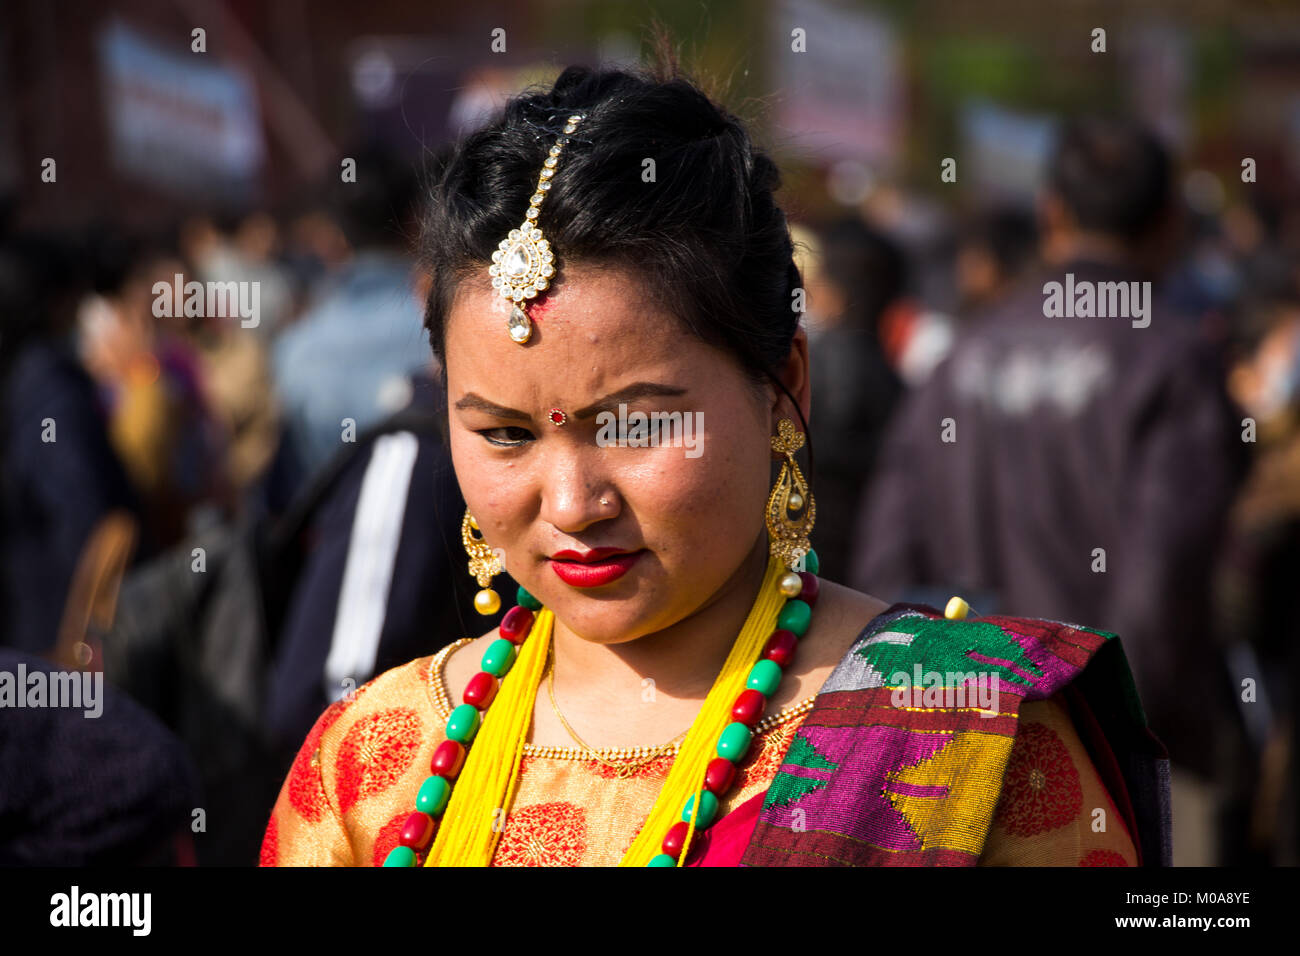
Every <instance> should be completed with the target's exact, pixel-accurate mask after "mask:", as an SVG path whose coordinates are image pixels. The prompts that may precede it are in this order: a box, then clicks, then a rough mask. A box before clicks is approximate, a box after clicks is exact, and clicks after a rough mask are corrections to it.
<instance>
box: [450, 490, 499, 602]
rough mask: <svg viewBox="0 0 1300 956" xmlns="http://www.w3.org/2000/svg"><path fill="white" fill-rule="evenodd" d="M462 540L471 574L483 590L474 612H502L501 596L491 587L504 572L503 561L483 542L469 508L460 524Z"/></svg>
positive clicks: (476, 600) (477, 595) (477, 598)
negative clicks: (493, 581) (494, 580)
mask: <svg viewBox="0 0 1300 956" xmlns="http://www.w3.org/2000/svg"><path fill="white" fill-rule="evenodd" d="M460 540H461V542H462V543H463V544H464V545H465V553H466V554H468V555H469V573H470V574H472V575H473V576H474V579H475V580H476V581H478V586H479V587H480V588H481V589H482V590H480V591H479V592H478V594H476V595H474V610H476V611H478V612H479V613H480V614H483V615H489V614H495V613H496V612H497V611H499V610H501V595H499V594H497V592H496V591H493V590H492V589H491V588H490V587H489V585H490V584H491V583H492V579H493V578H494V577H496V576H497V575H498V574H500V573H501V571H502V570H503V569H502V567H501V561H500V559H499V558H498V557H497V553H496V552H495V551H493V550H492V549H491V548H489V547H488V543H487V542H486V541H484V540H483V534H482V532H480V531H479V527H478V522H477V521H475V520H474V516H473V515H472V514H470V513H469V509H468V508H466V509H465V517H464V519H463V520H462V521H461V523H460Z"/></svg>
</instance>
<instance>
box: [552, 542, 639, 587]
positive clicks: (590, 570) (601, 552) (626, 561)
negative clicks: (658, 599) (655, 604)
mask: <svg viewBox="0 0 1300 956" xmlns="http://www.w3.org/2000/svg"><path fill="white" fill-rule="evenodd" d="M642 554H643V552H642V551H632V552H628V551H625V550H624V549H623V548H593V549H592V550H590V551H585V552H579V551H557V552H555V554H553V555H551V559H550V560H551V570H552V571H554V572H555V573H556V575H557V576H558V577H559V579H560V580H561V581H563V582H564V583H565V584H569V585H572V586H573V587H575V588H597V587H600V586H601V585H602V584H609V583H610V582H611V581H617V580H618V579H619V578H621V577H622V576H623V575H625V574H627V572H628V571H629V570H631V568H632V565H634V564H636V563H637V561H638V560H640V558H641V555H642Z"/></svg>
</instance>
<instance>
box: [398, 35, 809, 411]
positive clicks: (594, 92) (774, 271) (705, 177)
mask: <svg viewBox="0 0 1300 956" xmlns="http://www.w3.org/2000/svg"><path fill="white" fill-rule="evenodd" d="M576 112H581V113H584V114H586V118H585V119H584V120H583V121H582V123H581V125H579V127H578V129H577V131H576V132H574V133H573V134H571V135H570V137H569V139H570V142H569V145H568V146H567V147H566V148H565V151H564V155H563V159H562V162H561V165H560V167H559V168H558V172H557V173H556V176H555V179H554V187H553V188H552V189H551V190H550V191H549V192H548V193H547V196H546V201H545V202H544V203H543V204H542V207H541V215H540V217H539V219H538V220H537V222H538V225H539V226H540V227H541V229H542V231H543V232H544V233H545V234H546V236H547V238H548V239H549V240H550V241H551V242H552V244H553V245H554V247H555V248H556V250H557V251H558V253H559V257H558V261H557V265H558V266H559V275H560V277H561V278H562V277H563V271H564V266H565V264H566V263H568V264H570V265H572V264H575V263H578V262H582V263H591V264H599V265H602V266H621V267H626V268H627V269H628V270H629V271H630V272H631V273H632V274H633V275H635V276H637V277H638V278H639V279H640V280H641V281H642V283H643V284H644V287H645V291H646V294H647V295H649V296H652V297H653V301H654V302H655V303H656V304H658V305H660V306H661V307H662V308H664V309H665V310H666V311H668V312H670V313H671V314H673V315H675V316H677V317H678V318H679V319H680V320H681V321H682V323H683V324H684V325H685V327H686V329H687V330H689V332H690V333H691V334H693V335H695V336H696V337H698V338H699V339H701V340H703V341H705V342H707V343H709V344H712V345H715V346H718V347H720V348H722V349H724V350H726V351H727V352H729V353H730V354H732V355H734V356H735V357H736V358H737V359H738V360H739V362H740V364H741V365H742V367H743V368H744V369H745V370H746V371H747V372H748V373H749V375H750V377H751V379H752V380H753V381H754V382H755V383H756V384H760V383H764V382H766V381H768V380H771V381H773V382H774V383H775V384H776V385H777V386H778V387H779V388H780V389H781V390H782V391H785V387H784V385H782V384H781V383H780V382H779V381H778V380H777V379H776V376H775V374H774V370H775V369H776V368H777V367H778V366H779V364H780V363H781V362H782V361H783V360H784V359H785V358H786V357H787V356H788V355H789V353H790V344H791V340H792V338H793V336H794V334H795V331H796V329H797V327H798V319H799V316H798V314H797V313H796V312H795V310H794V308H793V299H792V293H793V290H794V289H796V288H798V287H800V286H801V285H802V280H801V278H800V275H799V270H798V268H797V267H796V266H795V263H794V256H793V243H792V241H791V238H790V232H789V228H788V226H787V224H786V218H785V214H784V213H783V212H782V210H781V209H780V207H778V206H777V204H776V200H775V199H774V197H773V193H774V192H775V190H776V189H777V188H778V187H779V185H780V181H781V177H780V173H779V172H778V170H777V167H776V164H775V163H774V162H773V161H772V160H771V158H769V157H768V155H767V154H766V153H765V152H763V151H761V150H760V149H758V148H757V147H756V146H755V145H754V144H753V143H752V142H751V140H750V137H749V134H748V132H747V131H746V129H745V126H744V125H743V124H742V123H741V121H740V120H739V119H737V118H736V117H735V116H733V115H732V114H730V113H729V112H727V111H726V110H725V109H723V108H722V107H720V106H717V105H715V104H714V103H713V102H712V101H711V100H710V99H709V97H708V96H707V95H706V94H705V93H704V92H703V91H701V90H700V89H699V88H698V87H697V86H696V85H695V84H694V83H693V82H691V81H689V80H688V79H686V78H684V77H683V76H681V75H680V74H679V73H678V68H677V64H676V62H675V61H673V62H670V64H669V65H668V66H667V67H661V68H659V69H658V70H657V71H655V72H651V71H648V70H630V69H624V68H618V69H615V68H600V67H597V68H590V67H585V66H570V67H569V68H567V69H566V70H564V72H563V73H561V74H560V76H559V78H558V79H557V80H556V81H555V84H554V86H553V87H552V88H551V89H550V90H547V91H544V92H543V91H540V90H533V91H525V92H524V93H521V94H519V95H517V96H515V97H514V98H512V99H511V100H510V101H509V102H508V103H507V104H506V105H505V107H504V110H503V112H502V113H501V114H500V115H499V116H498V117H497V118H496V119H495V120H494V121H493V122H491V123H490V124H489V125H487V126H486V127H485V128H482V129H479V130H477V131H475V132H473V133H471V134H470V135H468V136H467V137H466V138H465V139H464V140H463V141H462V142H460V143H459V144H457V146H456V148H455V149H454V150H451V151H450V152H449V153H447V154H444V155H442V156H441V157H440V158H439V161H438V162H437V164H436V169H435V170H434V172H433V174H432V182H431V185H430V188H429V190H428V197H427V201H428V208H427V212H426V215H425V220H424V230H423V233H424V247H425V256H426V258H427V262H428V266H429V268H430V272H431V279H432V288H431V292H430V294H429V300H428V304H427V307H426V309H425V315H424V325H425V328H427V329H428V331H429V339H430V343H431V345H432V347H433V351H434V354H435V355H437V357H438V358H439V359H440V360H441V359H442V358H443V357H444V356H443V349H444V334H445V327H446V322H447V316H448V313H449V311H450V309H451V303H452V301H453V298H454V296H455V292H456V287H457V284H458V283H459V282H460V281H461V280H463V279H469V280H470V281H478V282H485V283H486V282H487V281H488V279H487V266H488V264H489V263H490V262H491V256H492V253H493V251H494V250H495V249H496V247H497V244H498V243H499V242H500V241H501V239H502V238H503V237H504V236H505V235H506V233H508V232H509V231H510V230H511V229H514V228H516V227H517V226H518V225H519V223H520V222H521V221H522V220H523V218H524V212H525V210H527V209H528V200H529V197H530V196H531V195H532V193H533V190H534V186H535V184H536V182H537V176H538V172H539V171H540V170H541V168H542V162H543V160H545V159H546V157H547V151H548V150H549V149H550V147H551V145H552V144H553V143H554V142H555V140H556V138H557V137H558V136H560V135H561V133H562V128H563V126H564V124H565V121H566V120H567V118H568V117H569V116H570V115H571V114H573V113H576ZM646 159H653V160H654V164H655V181H654V182H650V183H647V182H644V181H643V179H642V174H643V162H644V160H646ZM787 394H788V392H787ZM796 407H797V406H796ZM800 418H802V413H800ZM804 430H805V431H806V430H807V425H806V423H805V425H804Z"/></svg>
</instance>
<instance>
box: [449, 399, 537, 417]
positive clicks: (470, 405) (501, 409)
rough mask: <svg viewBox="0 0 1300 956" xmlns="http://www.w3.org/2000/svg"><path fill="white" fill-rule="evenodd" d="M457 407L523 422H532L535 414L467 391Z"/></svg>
mask: <svg viewBox="0 0 1300 956" xmlns="http://www.w3.org/2000/svg"><path fill="white" fill-rule="evenodd" d="M456 408H457V409H461V410H465V409H473V410H474V411H479V412H487V413H488V414H489V415H495V416H496V417H497V418H510V419H514V420H516V421H521V422H530V421H532V420H533V416H531V415H529V414H528V413H527V412H521V411H520V410H519V409H517V408H507V407H506V406H504V405H498V404H497V403H496V402H489V401H488V400H487V399H486V398H484V397H483V396H482V395H478V394H475V393H474V392H466V393H465V396H464V397H463V398H461V399H460V401H458V402H457V403H456Z"/></svg>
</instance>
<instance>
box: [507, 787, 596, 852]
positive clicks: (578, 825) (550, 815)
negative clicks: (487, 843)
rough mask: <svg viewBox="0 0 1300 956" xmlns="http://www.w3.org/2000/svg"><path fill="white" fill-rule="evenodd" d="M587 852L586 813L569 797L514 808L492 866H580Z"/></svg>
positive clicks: (508, 816)
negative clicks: (562, 799)
mask: <svg viewBox="0 0 1300 956" xmlns="http://www.w3.org/2000/svg"><path fill="white" fill-rule="evenodd" d="M586 852H587V815H586V813H585V812H584V811H583V809H582V807H579V806H577V805H575V804H572V803H569V802H568V801H567V800H565V801H560V802H557V803H537V804H533V805H532V806H529V807H521V808H520V809H518V810H511V811H510V812H509V813H508V814H506V822H505V828H504V829H503V830H502V831H501V840H500V842H499V843H498V844H497V849H496V853H495V855H494V856H493V858H492V865H493V866H578V865H579V864H580V863H581V861H582V857H583V854H584V853H586Z"/></svg>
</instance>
